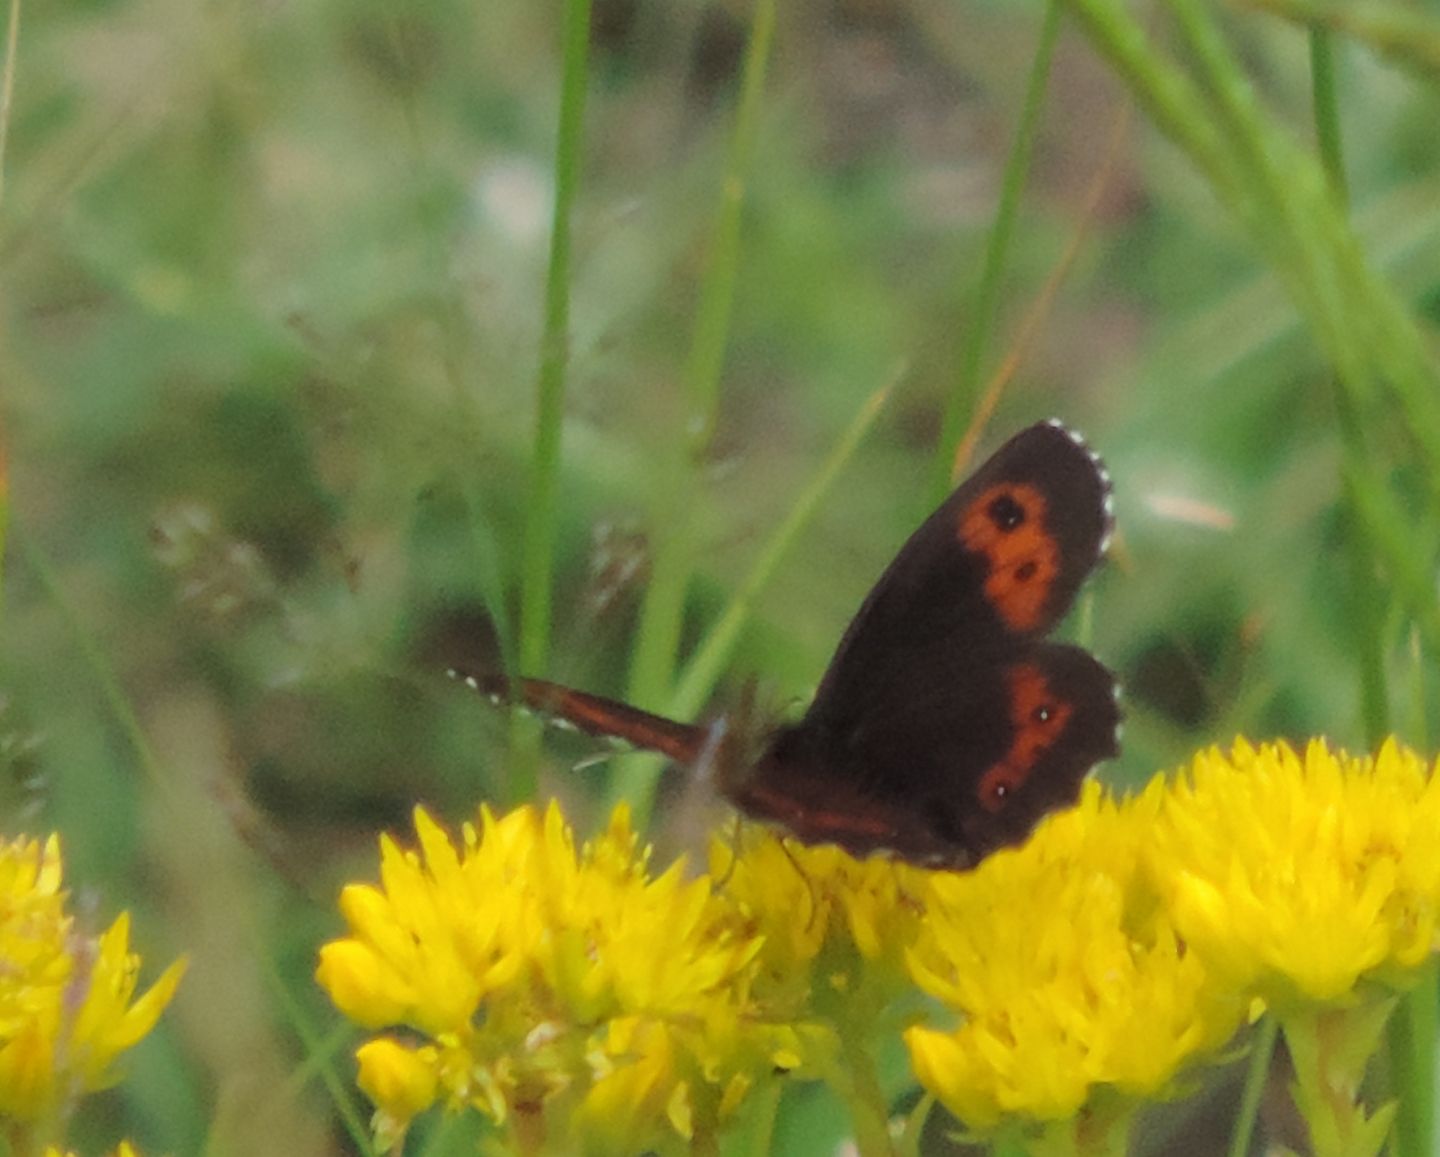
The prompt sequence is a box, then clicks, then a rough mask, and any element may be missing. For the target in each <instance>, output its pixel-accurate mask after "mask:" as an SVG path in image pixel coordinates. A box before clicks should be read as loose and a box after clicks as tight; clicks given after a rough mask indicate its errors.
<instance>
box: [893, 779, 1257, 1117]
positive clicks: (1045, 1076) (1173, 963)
mask: <svg viewBox="0 0 1440 1157" xmlns="http://www.w3.org/2000/svg"><path fill="white" fill-rule="evenodd" d="M1157 804H1158V799H1157V796H1156V793H1154V792H1151V793H1149V794H1148V795H1146V796H1144V797H1142V798H1140V799H1138V800H1135V801H1131V802H1130V803H1127V804H1125V805H1117V804H1116V803H1114V802H1113V801H1112V800H1110V799H1109V798H1107V797H1106V795H1105V794H1104V792H1103V791H1102V789H1101V788H1100V786H1099V785H1098V784H1095V783H1093V782H1092V783H1088V784H1086V787H1085V791H1084V793H1083V794H1082V796H1081V800H1080V803H1079V805H1078V806H1077V807H1076V808H1074V809H1073V810H1071V811H1069V812H1066V813H1064V814H1062V815H1059V816H1056V817H1053V818H1052V819H1051V820H1049V821H1047V823H1046V824H1045V825H1044V826H1043V827H1042V829H1041V830H1040V831H1039V833H1038V834H1037V835H1036V837H1035V838H1034V839H1033V840H1032V841H1031V842H1030V843H1029V844H1028V845H1026V846H1025V847H1023V848H1020V849H1018V850H1016V851H1005V852H1001V853H999V854H998V855H995V856H993V857H991V858H990V859H989V860H987V861H986V862H985V863H984V864H982V865H981V866H980V868H979V869H977V870H976V871H974V872H971V873H968V874H965V875H950V876H946V877H942V878H937V879H936V881H935V882H934V885H933V903H932V905H931V908H930V912H929V919H928V920H927V922H926V926H925V930H924V933H923V935H922V936H921V938H920V940H919V942H918V943H917V945H916V946H915V949H914V950H913V952H912V954H911V965H912V971H913V974H914V977H915V980H916V982H917V983H918V984H920V986H921V987H922V988H924V989H925V991H927V992H929V993H930V994H931V995H932V996H934V997H936V998H937V999H938V1000H939V1001H940V1002H941V1003H942V1004H944V1005H945V1006H946V1007H947V1008H949V1009H951V1010H953V1012H954V1013H956V1014H957V1015H958V1017H959V1023H958V1025H957V1026H956V1027H955V1028H954V1029H952V1030H939V1029H931V1028H924V1027H915V1028H911V1029H910V1030H909V1031H908V1032H907V1033H906V1043H907V1044H908V1046H909V1048H910V1054H911V1060H912V1062H913V1064H914V1066H915V1071H916V1075H917V1076H918V1078H919V1080H920V1082H921V1084H923V1085H924V1086H925V1087H926V1088H928V1089H929V1090H930V1091H932V1092H933V1093H934V1094H935V1095H936V1096H937V1097H938V1098H939V1099H940V1100H941V1101H942V1102H943V1103H944V1104H945V1105H946V1106H947V1107H948V1108H949V1109H950V1110H951V1111H952V1112H954V1113H955V1114H956V1116H958V1117H959V1118H960V1119H961V1120H963V1121H965V1122H966V1123H967V1124H968V1125H970V1126H971V1127H972V1128H975V1129H979V1130H988V1129H992V1128H994V1127H996V1126H998V1125H999V1124H1001V1123H1002V1122H1003V1121H1004V1120H1005V1119H1006V1118H1007V1117H1022V1118H1028V1119H1034V1120H1039V1121H1047V1120H1066V1119H1069V1118H1072V1117H1074V1116H1075V1114H1076V1113H1077V1112H1078V1111H1079V1110H1080V1108H1081V1106H1083V1105H1085V1103H1086V1102H1087V1100H1088V1099H1089V1098H1090V1096H1091V1095H1092V1092H1093V1091H1094V1090H1095V1089H1097V1088H1099V1087H1108V1088H1112V1089H1114V1090H1117V1091H1119V1092H1120V1093H1123V1094H1127V1095H1129V1096H1132V1097H1137V1098H1138V1097H1145V1096H1153V1095H1155V1094H1157V1093H1159V1092H1161V1091H1162V1090H1164V1089H1165V1088H1166V1086H1167V1085H1168V1084H1169V1083H1170V1081H1171V1080H1172V1079H1173V1077H1174V1075H1175V1073H1176V1071H1177V1069H1178V1068H1179V1067H1180V1065H1181V1064H1182V1063H1183V1062H1184V1061H1185V1060H1186V1059H1188V1058H1189V1057H1191V1056H1194V1055H1196V1054H1197V1053H1201V1052H1203V1051H1205V1050H1209V1049H1214V1048H1216V1047H1218V1046H1220V1045H1223V1044H1224V1043H1225V1042H1226V1041H1227V1040H1228V1039H1229V1038H1230V1036H1231V1034H1232V1033H1233V1032H1234V1031H1235V1029H1236V1027H1237V1026H1238V1024H1239V1023H1240V1019H1241V1013H1242V1011H1243V1009H1244V1004H1243V1002H1242V1001H1241V1000H1240V999H1239V998H1238V997H1237V996H1235V995H1233V994H1230V995H1226V994H1223V993H1220V992H1217V991H1216V990H1215V989H1214V988H1213V986H1211V985H1209V984H1208V982H1207V974H1206V971H1205V968H1204V965H1203V964H1202V963H1201V962H1200V961H1199V960H1198V959H1197V957H1196V956H1195V955H1194V954H1193V953H1192V952H1190V951H1188V950H1187V948H1186V946H1185V945H1184V943H1183V942H1182V940H1181V938H1180V937H1179V936H1178V935H1177V934H1176V931H1175V928H1174V925H1173V923H1172V922H1171V921H1170V920H1169V919H1168V917H1167V914H1166V913H1165V912H1164V911H1163V910H1162V909H1161V908H1160V907H1159V906H1158V905H1157V904H1156V903H1155V902H1154V896H1153V893H1152V892H1151V891H1150V889H1149V887H1148V884H1147V881H1146V879H1145V876H1144V869H1143V858H1142V846H1143V841H1144V839H1145V832H1146V831H1147V830H1148V829H1149V828H1150V827H1152V826H1153V824H1154V822H1155V813H1156V811H1157Z"/></svg>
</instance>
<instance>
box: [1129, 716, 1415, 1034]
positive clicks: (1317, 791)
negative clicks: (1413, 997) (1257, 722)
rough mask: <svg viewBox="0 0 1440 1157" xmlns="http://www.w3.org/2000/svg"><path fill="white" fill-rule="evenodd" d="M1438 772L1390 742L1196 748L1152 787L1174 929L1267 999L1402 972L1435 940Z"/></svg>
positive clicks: (1345, 987)
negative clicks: (1374, 749) (1365, 749)
mask: <svg viewBox="0 0 1440 1157" xmlns="http://www.w3.org/2000/svg"><path fill="white" fill-rule="evenodd" d="M1437 832H1440V783H1437V781H1436V779H1435V778H1434V777H1433V776H1432V775H1431V774H1430V773H1429V769H1428V768H1427V767H1426V766H1425V765H1424V764H1423V763H1422V762H1421V760H1420V759H1419V758H1418V757H1417V756H1416V755H1415V754H1414V753H1412V752H1409V751H1407V750H1405V749H1403V748H1401V747H1399V746H1398V745H1397V744H1395V743H1394V742H1393V741H1392V742H1389V743H1386V744H1385V745H1384V747H1382V748H1381V750H1380V753H1379V754H1378V755H1377V756H1375V757H1374V758H1352V757H1350V756H1347V755H1344V754H1343V753H1335V752H1332V751H1330V750H1329V748H1327V747H1326V746H1325V745H1324V744H1323V743H1322V742H1320V741H1315V742H1312V743H1311V744H1310V745H1309V746H1308V747H1307V748H1306V749H1305V754H1304V756H1303V757H1301V756H1300V755H1297V754H1296V752H1294V751H1293V750H1292V749H1290V748H1289V747H1287V746H1285V745H1284V744H1278V745H1266V746H1262V747H1260V748H1255V747H1251V746H1250V745H1249V744H1247V743H1245V742H1244V741H1240V742H1237V743H1236V744H1235V746H1234V748H1233V749H1232V751H1231V752H1230V754H1229V755H1228V756H1227V755H1225V754H1223V753H1221V752H1220V751H1218V750H1213V749H1212V750H1210V751H1207V752H1203V753H1201V754H1200V755H1199V756H1197V757H1196V758H1195V760H1194V762H1193V763H1192V764H1191V765H1190V767H1189V768H1188V769H1186V771H1185V772H1184V773H1182V775H1180V776H1179V777H1178V778H1177V780H1176V782H1175V783H1174V784H1173V785H1172V786H1171V788H1170V790H1169V792H1168V793H1167V795H1166V799H1165V806H1164V808H1163V809H1162V812H1161V815H1160V822H1159V823H1158V824H1157V827H1156V831H1155V835H1154V861H1155V872H1156V876H1157V879H1158V880H1159V882H1160V886H1161V888H1162V890H1163V891H1164V893H1165V896H1166V899H1167V901H1168V903H1169V904H1170V906H1171V908H1172V910H1173V913H1174V918H1175V923H1176V927H1177V929H1178V930H1179V932H1180V934H1181V935H1182V936H1183V937H1184V938H1185V940H1186V941H1187V942H1188V943H1189V944H1191V945H1193V946H1194V948H1195V950H1196V951H1197V952H1199V953H1200V954H1202V955H1203V956H1204V957H1205V959H1206V961H1207V963H1208V964H1209V966H1210V967H1211V969H1212V970H1213V971H1215V972H1216V973H1217V974H1219V975H1220V977H1222V978H1223V980H1224V981H1225V983H1227V984H1229V985H1231V986H1233V987H1235V988H1237V989H1240V990H1242V991H1245V992H1251V993H1254V994H1256V995H1258V996H1260V997H1262V998H1263V999H1264V1000H1265V1001H1266V1002H1267V1003H1269V1004H1270V1005H1271V1006H1272V1007H1278V1008H1279V1009H1281V1010H1282V1011H1283V1010H1284V1009H1285V1008H1287V1007H1290V1006H1294V1005H1296V1004H1297V1003H1298V1004H1304V1003H1307V1002H1337V1001H1346V1000H1348V999H1352V998H1353V996H1354V993H1355V990H1356V986H1357V984H1359V983H1360V982H1361V981H1362V980H1376V981H1380V982H1384V983H1391V984H1395V983H1403V982H1404V981H1405V979H1406V978H1407V976H1408V974H1409V973H1410V972H1411V971H1412V970H1413V969H1415V968H1416V967H1417V966H1418V965H1419V964H1421V963H1423V962H1424V961H1425V960H1426V959H1428V958H1429V956H1430V954H1431V952H1432V951H1433V950H1434V948H1435V944H1436V913H1437V903H1440V840H1437V838H1436V833H1437Z"/></svg>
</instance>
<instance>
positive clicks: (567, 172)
mask: <svg viewBox="0 0 1440 1157" xmlns="http://www.w3.org/2000/svg"><path fill="white" fill-rule="evenodd" d="M564 22H565V23H564V43H565V47H564V76H563V79H562V82H561V91H560V126H559V133H558V135H557V140H556V145H555V203H554V206H553V211H552V215H551V226H550V262H549V269H548V272H547V274H546V279H545V328H544V332H543V334H542V336H541V346H540V375H539V380H538V382H537V385H536V408H535V445H534V454H533V457H532V459H531V465H530V487H529V493H528V503H527V507H526V512H525V543H524V552H523V561H522V564H521V567H522V570H521V587H520V640H519V644H518V648H517V649H518V651H519V658H520V669H521V671H523V672H525V673H526V674H536V675H538V674H543V673H544V671H545V669H546V665H547V662H548V659H549V654H550V626H551V606H550V600H551V584H552V581H553V576H552V571H553V568H554V553H555V526H556V518H557V514H556V491H557V488H558V484H559V476H560V450H561V446H560V434H561V430H562V428H563V426H564V420H565V380H566V374H567V371H568V369H569V357H570V241H571V238H570V217H571V212H572V209H573V206H574V202H575V195H576V191H577V189H578V187H579V184H580V161H581V156H580V148H581V142H582V140H583V129H584V122H585V88H586V82H587V80H588V71H589V37H590V0H566V2H565V11H564ZM515 719H516V723H515V724H514V726H513V728H512V731H511V738H512V744H513V752H512V756H513V758H512V762H511V783H510V795H511V798H512V799H515V800H521V799H528V798H530V797H531V796H532V795H534V794H535V773H536V766H535V765H536V762H537V755H538V742H539V730H538V728H537V727H536V726H535V725H534V723H533V722H532V721H530V720H528V719H527V718H526V717H525V716H523V715H522V714H521V713H519V712H517V713H516V715H515Z"/></svg>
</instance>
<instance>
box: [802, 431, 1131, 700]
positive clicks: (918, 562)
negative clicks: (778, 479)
mask: <svg viewBox="0 0 1440 1157" xmlns="http://www.w3.org/2000/svg"><path fill="white" fill-rule="evenodd" d="M1109 496H1110V486H1109V478H1108V476H1107V475H1106V474H1105V471H1104V469H1103V468H1102V467H1101V466H1100V464H1099V462H1098V460H1097V459H1096V458H1095V456H1094V455H1093V454H1092V453H1091V452H1090V451H1089V449H1087V448H1086V447H1085V445H1084V444H1083V443H1082V442H1080V441H1079V440H1078V439H1077V438H1076V437H1075V436H1074V435H1073V434H1071V433H1070V432H1069V431H1068V430H1066V429H1065V428H1064V427H1062V426H1058V425H1056V424H1054V423H1050V422H1042V423H1039V424H1037V425H1034V426H1030V427H1028V428H1027V429H1025V430H1022V431H1020V433H1018V434H1016V435H1015V436H1014V437H1013V438H1011V439H1010V440H1009V441H1008V442H1006V443H1005V445H1003V446H1002V447H1001V448H1000V449H999V450H997V451H996V452H995V454H994V455H993V456H992V457H991V458H990V459H989V460H987V461H986V462H985V463H984V465H982V466H981V467H980V469H979V470H977V471H976V472H975V473H974V474H973V475H971V476H970V477H969V478H968V479H967V480H966V481H965V482H963V483H962V484H961V485H960V486H958V487H957V488H956V489H955V491H954V492H953V493H952V494H951V495H950V497H949V498H947V499H946V500H945V501H944V502H943V503H942V504H941V505H940V507H939V509H937V510H936V511H935V513H934V514H932V515H931V516H930V517H929V518H928V519H926V520H925V522H924V523H923V524H921V526H920V528H919V529H918V530H917V531H915V533H914V534H912V535H911V536H910V538H909V540H908V541H907V542H906V543H905V545H904V546H903V547H901V549H900V553H899V554H898V555H896V557H895V560H894V561H893V562H892V563H891V564H890V566H889V567H888V568H887V569H886V571H885V573H884V574H883V575H881V577H880V581H879V582H877V583H876V584H875V587H874V589H873V590H871V592H870V594H869V596H868V597H867V598H866V600H865V602H864V603H863V604H862V606H861V607H860V610H859V611H858V612H857V613H856V615H855V618H854V619H853V620H851V623H850V626H849V628H848V629H847V630H846V632H845V636H844V638H843V639H841V641H840V645H839V647H838V648H837V649H836V652H835V656H834V658H833V659H831V661H830V666H829V668H828V669H827V670H826V672H825V676H824V678H823V679H822V680H821V682H820V687H819V690H818V691H817V692H816V695H815V702H814V705H813V707H812V708H811V710H812V713H819V714H820V715H828V716H844V715H846V714H848V713H849V712H850V711H851V710H852V709H853V708H854V707H855V706H856V705H858V704H860V703H862V702H863V701H864V700H865V699H866V698H867V697H869V696H870V695H872V694H873V692H874V688H875V685H876V683H877V682H886V683H888V682H897V681H898V682H900V683H903V684H905V685H906V686H907V687H913V686H914V679H913V678H912V675H911V671H912V667H911V664H910V662H909V658H908V656H909V655H910V653H911V651H912V650H913V649H914V648H916V647H917V646H923V645H926V644H929V643H931V642H932V641H934V640H937V639H941V640H948V641H950V642H951V644H952V645H953V646H955V647H959V648H964V649H965V650H967V651H969V652H971V653H972V654H975V655H984V654H987V653H989V652H991V651H994V650H996V649H1003V648H1005V647H1007V646H1013V645H1017V644H1018V643H1019V642H1020V641H1021V640H1023V639H1026V638H1034V637H1037V636H1039V635H1044V634H1046V633H1048V632H1049V631H1050V630H1052V629H1053V628H1054V626H1055V624H1056V623H1058V622H1059V621H1060V619H1061V618H1063V617H1064V615H1065V613H1066V611H1068V610H1069V609H1070V605H1071V604H1072V603H1073V602H1074V601H1075V594H1076V592H1077V591H1078V590H1079V589H1080V584H1081V583H1083V582H1084V581H1085V577H1086V575H1088V574H1089V573H1090V571H1091V570H1092V569H1094V566H1095V564H1096V562H1097V561H1098V560H1099V558H1100V556H1101V554H1102V553H1103V551H1104V547H1105V544H1106V541H1107V539H1108V537H1109V534H1110V528H1111V522H1110V502H1109Z"/></svg>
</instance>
